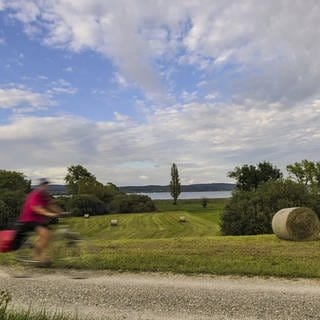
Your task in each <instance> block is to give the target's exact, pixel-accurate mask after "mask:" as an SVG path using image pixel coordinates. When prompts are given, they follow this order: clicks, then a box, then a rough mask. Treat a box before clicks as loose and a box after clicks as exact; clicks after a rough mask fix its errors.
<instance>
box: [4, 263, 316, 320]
mask: <svg viewBox="0 0 320 320" xmlns="http://www.w3.org/2000/svg"><path fill="white" fill-rule="evenodd" d="M16 276H18V277H16ZM19 276H20V278H19ZM21 276H29V277H27V278H21ZM78 276H80V277H83V278H84V279H74V277H78ZM0 288H7V289H8V290H9V291H10V292H11V294H12V296H13V302H14V303H15V305H16V307H18V306H19V308H24V307H28V306H29V305H30V304H31V303H32V305H33V307H34V308H39V306H41V305H42V306H43V305H45V306H46V308H47V309H50V310H53V311H57V310H58V311H62V310H63V311H64V312H68V313H71V314H75V313H77V314H78V316H84V317H86V318H87V319H88V318H93V319H97V318H99V319H130V320H136V319H139V320H145V319H150V320H158V319H168V320H177V319H179V320H180V319H183V320H190V319H203V320H207V319H213V320H214V319H221V320H224V319H233V320H236V319H270V320H271V319H272V320H274V319H299V320H302V319H320V281H319V280H306V279H299V280H285V279H274V278H270V279H262V278H246V277H211V276H183V275H170V274H133V273H111V272H84V273H79V272H72V271H69V272H67V273H66V272H62V271H55V272H53V271H50V270H41V271H37V270H36V271H31V272H30V273H26V272H25V271H23V272H21V271H17V270H14V271H12V270H8V269H4V268H2V269H0Z"/></svg>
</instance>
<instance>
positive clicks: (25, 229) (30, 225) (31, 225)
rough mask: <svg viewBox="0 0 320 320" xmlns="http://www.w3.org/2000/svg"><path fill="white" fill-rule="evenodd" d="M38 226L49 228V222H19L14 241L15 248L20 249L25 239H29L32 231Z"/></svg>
mask: <svg viewBox="0 0 320 320" xmlns="http://www.w3.org/2000/svg"><path fill="white" fill-rule="evenodd" d="M37 227H43V228H46V229H49V224H48V223H39V222H33V221H30V222H18V223H17V225H16V237H15V239H14V242H13V246H12V248H13V250H18V249H19V248H20V247H21V246H22V245H23V243H24V242H25V240H26V239H27V237H28V235H29V234H30V233H31V232H34V231H35V230H36V228H37Z"/></svg>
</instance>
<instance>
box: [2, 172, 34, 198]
mask: <svg viewBox="0 0 320 320" xmlns="http://www.w3.org/2000/svg"><path fill="white" fill-rule="evenodd" d="M0 190H1V191H4V190H6V191H17V190H21V191H23V192H25V193H27V192H29V191H30V190H31V181H30V180H26V179H25V177H24V175H23V173H20V172H16V171H7V170H0Z"/></svg>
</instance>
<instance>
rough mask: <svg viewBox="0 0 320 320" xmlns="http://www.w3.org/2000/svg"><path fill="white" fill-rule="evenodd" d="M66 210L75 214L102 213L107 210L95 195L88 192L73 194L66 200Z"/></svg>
mask: <svg viewBox="0 0 320 320" xmlns="http://www.w3.org/2000/svg"><path fill="white" fill-rule="evenodd" d="M67 210H68V211H70V212H71V213H72V214H73V215H75V216H83V215H84V214H86V213H88V214H90V215H98V214H104V213H106V212H107V208H106V205H105V204H104V203H103V202H102V201H101V200H99V199H98V198H97V197H96V196H93V195H89V194H81V195H74V196H73V197H72V198H69V199H68V201H67Z"/></svg>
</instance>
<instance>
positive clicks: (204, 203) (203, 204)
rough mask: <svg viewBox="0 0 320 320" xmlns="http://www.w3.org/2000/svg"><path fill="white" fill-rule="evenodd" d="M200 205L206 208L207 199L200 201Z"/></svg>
mask: <svg viewBox="0 0 320 320" xmlns="http://www.w3.org/2000/svg"><path fill="white" fill-rule="evenodd" d="M201 205H202V208H206V207H207V205H208V199H207V198H202V199H201Z"/></svg>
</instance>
